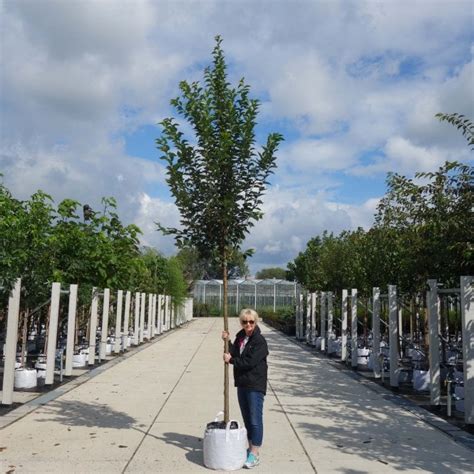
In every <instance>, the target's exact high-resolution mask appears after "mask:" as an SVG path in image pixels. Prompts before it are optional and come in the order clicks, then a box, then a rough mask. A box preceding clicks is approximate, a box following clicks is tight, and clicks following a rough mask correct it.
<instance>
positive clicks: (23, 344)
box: [20, 309, 29, 369]
mask: <svg viewBox="0 0 474 474" xmlns="http://www.w3.org/2000/svg"><path fill="white" fill-rule="evenodd" d="M28 313H29V310H28V309H26V310H25V311H24V312H23V314H22V316H23V317H22V322H23V325H22V329H21V356H20V363H21V366H22V368H23V369H26V354H25V353H26V351H27V344H28Z"/></svg>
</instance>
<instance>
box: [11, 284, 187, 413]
mask: <svg viewBox="0 0 474 474" xmlns="http://www.w3.org/2000/svg"><path fill="white" fill-rule="evenodd" d="M66 294H67V295H68V314H67V338H66V345H65V357H64V359H65V364H64V368H63V367H62V366H61V377H62V375H65V376H71V375H72V371H73V366H76V367H77V366H81V364H82V365H88V366H93V365H94V364H95V363H96V362H97V361H98V362H100V361H102V360H104V359H105V358H106V356H107V355H109V354H112V353H115V354H119V353H120V352H123V351H126V350H127V349H128V348H129V347H130V346H132V345H138V344H140V343H142V342H144V340H151V339H153V338H154V337H155V336H158V335H160V334H163V333H164V332H166V331H169V330H171V329H174V328H176V327H179V326H181V325H182V324H184V323H186V322H188V321H190V320H191V319H192V317H193V299H192V298H186V299H185V301H184V303H183V304H181V305H180V306H177V305H176V304H173V301H172V298H171V296H169V295H158V294H146V293H140V292H137V293H135V294H134V295H133V294H132V293H131V292H130V291H125V292H124V291H123V290H118V291H117V294H116V300H115V304H114V305H113V309H114V312H115V314H114V316H115V326H114V328H109V313H110V309H111V303H110V299H111V292H110V289H108V288H105V289H103V290H99V289H98V288H94V289H93V292H92V304H91V307H90V315H89V320H88V324H87V326H88V343H87V347H84V348H83V349H82V350H81V352H80V353H77V351H76V349H77V347H75V340H74V339H75V332H76V321H77V314H76V308H77V294H78V285H70V286H69V289H68V290H61V284H60V283H53V285H52V289H51V305H50V313H49V319H48V322H49V324H48V325H47V334H45V336H46V337H47V345H46V347H45V351H44V352H45V354H44V355H43V356H42V357H41V359H42V360H41V361H38V362H37V364H36V368H34V369H33V368H31V369H27V368H26V367H19V362H18V361H17V357H18V356H17V343H18V323H19V313H20V302H21V280H20V279H18V280H17V281H16V283H15V285H14V287H13V289H12V291H11V293H10V297H9V300H8V316H7V327H6V338H5V345H4V348H3V353H4V371H3V393H2V404H4V405H11V404H12V403H13V391H14V388H15V387H17V386H18V385H19V388H29V387H30V385H25V386H23V385H22V380H25V381H26V380H27V378H29V377H33V379H34V385H31V386H36V382H37V378H38V377H40V376H41V377H42V378H43V379H44V380H43V383H44V384H45V385H52V384H53V383H54V375H55V363H56V359H57V353H58V348H57V343H58V323H59V308H60V302H61V298H62V295H66ZM124 295H125V298H124ZM99 306H100V307H101V308H102V314H101V315H99V312H98V309H99ZM99 327H100V333H99V331H98V328H99ZM99 335H100V338H99V337H98V336H99ZM97 343H98V344H97ZM75 352H76V353H75ZM60 359H61V364H62V361H63V356H62V354H61V357H60ZM37 369H38V370H37ZM18 382H19V383H18ZM25 383H26V384H28V383H30V382H28V381H26V382H25ZM31 383H32V382H31Z"/></svg>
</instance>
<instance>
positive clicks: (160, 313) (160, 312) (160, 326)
mask: <svg viewBox="0 0 474 474" xmlns="http://www.w3.org/2000/svg"><path fill="white" fill-rule="evenodd" d="M162 332H163V296H162V295H158V334H161V333H162Z"/></svg>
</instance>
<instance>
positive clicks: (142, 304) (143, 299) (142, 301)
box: [138, 293, 146, 343]
mask: <svg viewBox="0 0 474 474" xmlns="http://www.w3.org/2000/svg"><path fill="white" fill-rule="evenodd" d="M140 297H141V299H140V331H139V338H138V340H139V342H140V343H142V342H143V340H144V338H145V336H144V332H145V309H146V308H145V307H146V293H141V294H140Z"/></svg>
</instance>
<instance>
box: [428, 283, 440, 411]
mask: <svg viewBox="0 0 474 474" xmlns="http://www.w3.org/2000/svg"><path fill="white" fill-rule="evenodd" d="M428 286H429V290H428V292H427V295H426V300H427V302H428V305H427V309H428V330H429V341H430V346H429V362H430V399H431V405H439V404H440V401H441V379H440V367H439V323H440V314H439V299H438V286H437V282H436V280H428Z"/></svg>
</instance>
